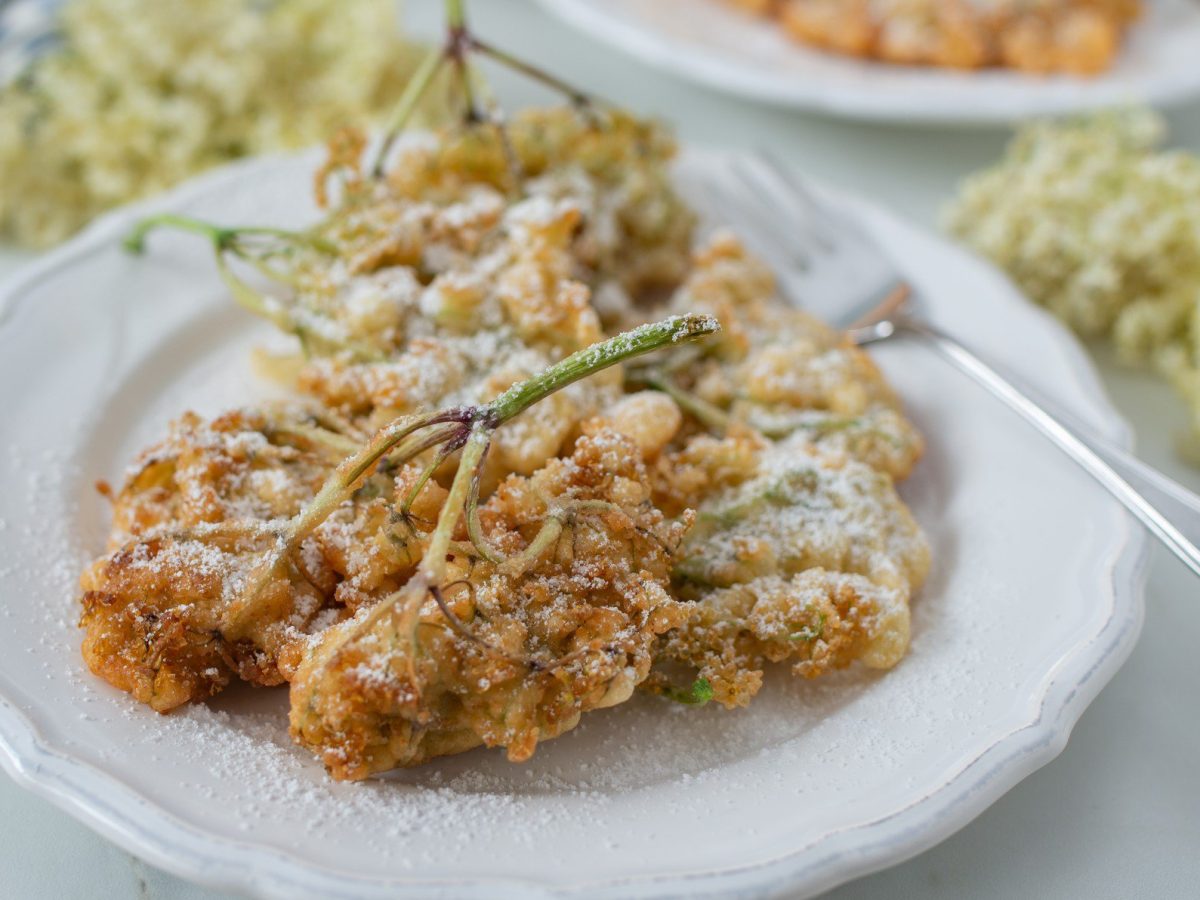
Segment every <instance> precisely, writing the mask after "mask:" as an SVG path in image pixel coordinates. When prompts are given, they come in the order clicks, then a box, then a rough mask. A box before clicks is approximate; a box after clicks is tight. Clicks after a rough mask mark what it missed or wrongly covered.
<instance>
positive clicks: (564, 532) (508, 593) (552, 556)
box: [291, 428, 686, 779]
mask: <svg viewBox="0 0 1200 900" xmlns="http://www.w3.org/2000/svg"><path fill="white" fill-rule="evenodd" d="M547 521H552V522H555V523H557V525H556V526H555V530H554V531H553V532H552V537H553V539H552V540H550V541H545V540H542V541H541V542H540V543H539V539H538V537H537V536H538V535H539V534H545V532H544V531H543V528H544V523H545V522H547ZM483 523H484V528H485V530H486V531H487V533H488V534H489V536H490V539H491V541H492V542H493V543H494V544H495V545H496V546H497V547H499V548H501V549H502V550H503V551H504V552H505V553H507V554H509V555H510V558H512V557H513V556H515V555H517V554H520V553H521V552H523V551H528V550H529V548H530V547H535V548H540V549H538V552H537V553H536V556H535V557H534V558H533V559H532V560H529V561H528V564H527V566H525V567H524V568H522V569H516V568H514V567H512V566H509V565H504V564H501V565H495V564H492V563H489V562H485V561H483V560H480V559H476V558H474V556H473V555H472V554H471V553H469V552H463V553H456V554H454V556H453V558H452V559H451V560H450V565H449V573H448V574H447V576H446V579H445V581H444V583H442V584H440V585H437V586H436V587H437V588H438V589H439V590H440V591H441V594H442V597H443V598H444V600H445V602H446V604H447V606H448V607H449V609H450V610H451V611H452V613H453V615H454V617H455V618H456V619H457V620H458V621H459V622H460V623H461V625H462V630H461V631H460V630H459V629H458V628H456V627H454V622H452V621H451V620H450V619H448V618H447V616H446V615H445V614H444V613H443V612H442V611H441V610H440V609H439V607H438V605H437V603H436V602H435V601H434V599H432V597H430V598H428V599H426V600H425V601H424V603H423V606H422V608H421V612H420V617H419V624H418V625H417V627H416V631H415V634H410V633H409V632H408V631H407V629H406V628H405V626H404V622H403V615H402V613H403V610H402V608H401V607H400V605H398V604H389V603H382V604H379V605H378V606H376V607H374V608H368V609H364V610H363V611H361V612H360V613H359V614H358V615H356V616H355V617H354V618H352V619H349V620H348V621H346V622H344V623H342V624H340V625H337V626H335V627H333V628H331V629H329V630H328V631H326V632H324V633H323V634H322V635H321V636H320V637H319V638H317V639H316V640H315V641H314V643H313V645H312V647H311V649H310V651H309V653H308V654H307V656H306V658H305V662H304V663H303V664H302V665H301V667H300V670H299V672H298V673H297V676H296V679H295V680H294V682H293V684H292V714H291V721H292V734H293V736H294V737H295V738H296V740H297V741H298V742H300V743H301V744H303V745H304V746H307V747H309V748H311V749H312V750H314V751H315V752H316V753H317V754H318V755H319V756H320V757H321V759H322V760H323V761H324V763H325V765H326V766H327V767H328V768H329V771H330V772H331V773H332V774H333V776H334V777H335V778H348V779H358V778H365V777H367V776H368V775H371V774H372V773H375V772H382V771H386V770H388V769H391V768H394V767H396V766H412V765H417V764H419V763H422V762H425V761H426V760H428V759H431V758H433V757H435V756H439V755H443V754H447V753H457V752H460V751H462V750H466V749H469V748H471V747H474V746H477V745H479V744H484V745H486V746H489V747H504V748H506V750H507V752H508V757H509V758H510V759H512V760H514V761H519V760H524V759H527V758H528V757H529V756H530V755H531V754H532V753H533V751H534V749H535V747H536V745H537V743H538V742H539V741H542V740H547V739H549V738H552V737H555V736H557V735H559V734H561V733H563V732H564V731H567V730H569V729H571V728H573V727H574V726H575V724H576V723H577V722H578V721H579V718H580V716H581V714H582V713H584V712H587V711H588V710H592V709H598V708H601V707H605V706H612V705H614V704H617V703H621V702H623V701H624V700H626V699H627V698H628V697H629V696H630V694H631V693H632V691H633V690H634V688H635V687H636V686H637V684H638V683H640V682H641V681H642V680H644V679H645V678H646V676H647V675H648V674H649V672H650V666H651V663H652V661H653V652H654V649H655V644H656V641H657V639H658V637H659V636H660V635H662V634H664V633H666V632H667V631H669V630H670V629H671V628H674V627H676V626H678V625H680V624H681V623H682V622H683V620H684V618H685V617H686V612H685V609H684V606H683V605H682V604H681V603H679V602H678V601H676V600H673V599H672V598H671V596H670V595H669V594H668V592H667V584H668V579H669V570H670V561H671V551H672V548H673V547H675V546H676V545H677V544H678V543H679V541H680V539H681V538H682V535H683V533H684V530H685V528H686V521H685V522H681V523H675V524H669V523H667V522H666V521H665V519H664V518H663V516H662V514H661V513H660V512H659V511H658V510H657V509H656V508H655V507H654V506H653V505H652V504H651V502H650V488H649V484H648V480H647V475H646V471H645V468H644V466H643V464H642V462H641V459H640V455H639V453H638V452H637V448H636V446H635V445H634V444H633V443H632V442H631V441H630V440H629V439H627V438H625V437H623V436H621V435H619V434H617V433H616V432H614V431H611V430H608V429H604V428H594V429H592V430H591V433H589V434H587V435H585V436H584V437H582V438H581V439H580V440H579V441H578V442H577V444H576V446H575V450H574V452H573V454H572V455H571V456H570V457H569V458H566V459H555V460H551V461H550V462H549V463H547V464H546V466H545V467H544V468H542V469H541V470H539V471H538V472H536V473H535V474H534V475H533V476H531V477H528V478H520V477H516V476H513V477H511V478H509V479H508V480H506V481H505V482H504V483H503V484H502V485H501V486H500V488H499V489H498V490H497V491H496V493H495V494H494V495H493V496H492V498H491V499H490V500H489V501H488V503H487V504H486V506H485V507H484V508H483Z"/></svg>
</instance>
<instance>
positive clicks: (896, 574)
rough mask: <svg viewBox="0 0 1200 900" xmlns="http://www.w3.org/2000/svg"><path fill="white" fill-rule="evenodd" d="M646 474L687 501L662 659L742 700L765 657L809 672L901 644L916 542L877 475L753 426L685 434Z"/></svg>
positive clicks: (900, 651) (674, 499)
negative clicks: (689, 526)
mask: <svg viewBox="0 0 1200 900" xmlns="http://www.w3.org/2000/svg"><path fill="white" fill-rule="evenodd" d="M658 471H659V473H660V481H661V484H660V486H659V494H660V496H659V502H660V503H661V504H662V505H663V506H665V507H667V508H671V507H673V506H675V507H677V506H678V505H679V504H681V503H685V504H687V505H689V506H694V507H695V508H696V509H697V514H696V525H695V528H694V529H693V530H692V531H691V533H690V534H689V535H688V537H687V539H686V540H685V542H684V544H683V547H682V548H681V551H680V555H679V559H678V561H677V563H676V565H675V569H674V573H673V574H674V578H675V585H676V592H677V594H678V596H680V597H681V598H684V599H689V600H693V601H694V603H695V605H694V607H693V614H692V616H691V617H690V619H689V620H688V622H687V624H686V625H684V626H683V627H682V628H680V629H678V630H676V631H674V632H672V633H670V634H669V635H667V636H666V638H664V640H663V644H662V648H661V659H662V660H663V661H668V660H670V661H673V662H675V663H680V664H683V665H685V666H688V667H691V668H694V669H696V670H698V674H699V677H700V678H701V679H703V680H704V681H705V682H706V683H707V685H708V686H709V688H710V690H711V692H712V695H713V697H714V698H715V699H716V700H718V701H719V702H721V703H723V704H724V705H726V706H735V705H737V706H744V705H746V704H747V703H748V702H749V700H750V698H751V697H753V696H754V694H755V693H757V691H758V689H759V687H760V686H761V683H762V675H763V672H762V670H763V667H764V665H765V663H766V662H768V661H770V662H778V661H781V660H784V659H791V660H795V664H794V666H793V670H794V671H795V672H796V674H798V675H802V676H804V677H809V678H811V677H815V676H817V675H820V674H821V673H822V672H825V671H827V670H829V669H835V668H842V667H844V666H846V665H849V664H850V663H851V662H855V661H859V662H862V663H863V664H865V665H867V666H869V667H872V668H890V667H891V666H893V665H895V664H896V663H897V662H898V661H899V660H900V658H901V657H902V656H903V655H904V653H905V651H906V650H907V648H908V641H909V609H908V602H909V599H910V597H911V595H912V593H913V592H914V591H915V589H916V588H917V587H919V586H920V584H921V582H922V581H923V580H924V578H925V575H926V573H927V570H928V567H929V551H928V547H927V545H926V543H925V539H924V536H923V535H922V534H921V531H920V529H919V527H918V526H917V524H916V522H915V521H914V520H913V518H912V515H911V514H910V513H909V511H908V508H907V507H906V506H905V505H904V503H903V502H902V501H901V500H900V498H899V497H898V496H897V494H896V492H895V488H894V487H893V484H892V479H891V477H890V476H889V475H888V474H887V473H885V472H879V471H876V470H874V469H872V468H871V467H869V466H867V465H865V464H863V463H861V462H858V461H856V460H853V459H851V458H848V457H846V456H844V455H841V454H837V453H831V452H829V451H828V450H824V449H822V448H820V447H819V446H814V445H812V444H810V443H809V442H808V441H807V439H806V437H805V436H804V435H799V434H797V435H793V436H791V437H788V438H786V439H784V440H783V441H780V442H778V443H774V444H773V443H770V442H768V441H765V440H764V439H763V438H762V437H761V436H759V435H757V434H755V433H752V432H741V433H735V434H732V435H730V436H729V437H726V438H723V439H718V438H712V437H708V436H700V437H696V438H693V439H692V440H691V441H689V442H688V444H687V445H686V446H685V447H684V448H683V449H682V450H680V451H677V452H674V453H671V454H669V455H667V456H665V457H664V458H663V459H662V460H661V462H660V465H659V469H658ZM655 684H656V685H657V686H658V688H659V689H660V690H668V689H669V688H668V687H667V682H666V680H665V678H661V677H660V678H658V679H657V680H656V682H655Z"/></svg>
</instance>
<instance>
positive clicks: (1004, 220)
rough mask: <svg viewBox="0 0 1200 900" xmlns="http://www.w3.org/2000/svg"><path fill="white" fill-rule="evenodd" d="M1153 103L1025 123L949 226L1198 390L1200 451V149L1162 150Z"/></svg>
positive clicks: (1098, 333)
mask: <svg viewBox="0 0 1200 900" xmlns="http://www.w3.org/2000/svg"><path fill="white" fill-rule="evenodd" d="M1164 133H1165V128H1164V124H1163V122H1162V120H1161V119H1160V118H1159V117H1158V116H1157V115H1155V114H1154V113H1151V112H1148V111H1128V112H1122V113H1109V114H1105V115H1100V116H1095V117H1091V118H1087V119H1080V120H1076V121H1070V122H1063V123H1054V122H1039V123H1034V124H1031V125H1028V126H1026V127H1025V128H1024V129H1023V130H1022V131H1021V132H1020V133H1019V134H1018V135H1017V137H1016V139H1015V140H1014V141H1013V143H1012V145H1011V146H1010V148H1009V150H1008V155H1007V156H1006V158H1005V159H1004V160H1003V161H1002V162H1001V163H1000V164H999V165H997V166H996V167H994V168H992V169H989V170H987V171H984V172H981V173H979V174H977V175H975V176H973V177H972V178H969V179H967V181H966V182H965V183H964V184H963V186H962V188H961V191H960V194H959V197H958V198H957V200H956V201H955V202H954V203H953V204H952V205H951V206H950V207H949V208H948V209H947V211H946V226H947V228H948V229H949V230H950V231H951V232H953V233H954V234H956V235H957V236H959V237H960V238H962V239H964V240H965V241H966V242H967V243H969V244H970V245H971V246H972V247H974V248H975V249H976V250H978V251H980V252H981V253H983V254H984V255H985V256H987V257H989V258H991V259H992V260H994V261H995V262H996V263H998V264H999V265H1000V266H1002V267H1003V268H1004V269H1005V270H1007V272H1008V273H1009V275H1011V276H1012V277H1013V279H1014V280H1015V281H1016V282H1017V284H1018V285H1019V286H1020V287H1021V288H1022V290H1024V291H1025V293H1026V294H1028V295H1029V296H1030V297H1031V298H1033V299H1034V300H1036V301H1037V302H1038V303H1041V304H1043V305H1045V306H1046V307H1048V308H1049V309H1050V310H1051V311H1052V312H1054V314H1055V315H1057V316H1058V317H1059V318H1061V319H1062V320H1063V321H1065V322H1066V323H1067V324H1068V325H1070V326H1071V327H1072V328H1074V329H1075V330H1076V331H1078V332H1079V333H1080V334H1082V335H1084V336H1086V337H1108V338H1111V339H1112V340H1113V342H1114V343H1115V345H1116V348H1117V352H1118V354H1119V356H1120V358H1121V359H1122V360H1123V361H1124V362H1127V363H1130V364H1144V363H1149V364H1151V365H1152V366H1153V367H1154V368H1156V369H1157V370H1158V371H1160V372H1161V373H1163V374H1164V375H1165V376H1166V377H1167V378H1169V379H1170V380H1171V381H1172V383H1173V384H1175V386H1176V387H1177V388H1178V389H1179V390H1180V391H1181V393H1182V394H1183V395H1184V397H1185V398H1186V399H1187V401H1188V403H1189V405H1190V407H1191V412H1192V426H1191V431H1190V435H1189V437H1188V440H1187V442H1186V443H1187V446H1186V447H1185V448H1184V449H1185V451H1187V453H1188V455H1189V456H1192V457H1195V458H1200V454H1198V453H1196V452H1193V451H1194V450H1196V449H1200V158H1197V157H1196V156H1194V155H1191V154H1188V153H1184V152H1167V151H1162V150H1160V149H1158V145H1159V144H1160V142H1161V141H1162V139H1163V137H1164Z"/></svg>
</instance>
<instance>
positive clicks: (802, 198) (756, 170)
mask: <svg viewBox="0 0 1200 900" xmlns="http://www.w3.org/2000/svg"><path fill="white" fill-rule="evenodd" d="M764 167H765V168H766V169H767V171H764ZM730 168H731V169H732V170H733V173H734V175H736V176H737V178H738V180H739V181H740V182H741V183H742V185H743V186H744V187H745V188H746V190H747V191H749V192H750V195H751V196H752V197H754V198H755V199H756V200H757V201H758V202H759V203H760V204H762V205H763V206H766V207H768V208H769V209H770V211H771V213H772V216H773V219H774V221H775V222H776V223H778V222H786V223H787V224H788V228H787V230H786V231H787V234H788V236H789V239H791V240H795V239H797V238H798V237H801V238H803V239H804V240H805V241H806V242H807V243H808V244H809V245H811V246H812V247H814V248H815V249H816V250H818V251H820V252H823V253H829V252H832V250H833V249H834V246H833V244H832V243H831V242H830V240H829V238H828V237H826V236H825V235H824V234H822V229H821V228H820V227H818V223H819V222H820V221H821V220H822V219H823V218H824V216H823V214H822V210H821V208H820V206H819V205H818V204H817V203H816V202H814V201H815V198H811V194H796V193H795V192H794V191H792V190H791V188H792V185H791V184H790V183H785V184H783V185H782V188H783V189H782V190H781V189H780V188H781V185H780V184H778V183H777V181H778V180H779V179H778V176H777V174H776V173H774V172H773V171H771V167H770V166H769V164H767V163H765V162H764V161H763V160H760V159H757V158H756V157H754V156H750V157H738V158H736V159H735V160H734V161H733V163H732V165H731V166H730ZM785 197H786V198H787V200H786V201H785V200H784V199H783V198H785ZM775 232H776V233H778V232H779V229H778V227H776V228H775Z"/></svg>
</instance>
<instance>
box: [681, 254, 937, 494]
mask: <svg viewBox="0 0 1200 900" xmlns="http://www.w3.org/2000/svg"><path fill="white" fill-rule="evenodd" d="M672 308H674V309H692V310H697V311H702V312H709V313H711V314H712V315H714V316H716V317H717V319H718V320H720V321H721V322H722V324H723V326H724V327H723V329H722V331H721V333H720V334H719V335H717V336H716V338H715V339H714V340H712V341H708V342H706V343H705V344H704V345H703V347H698V348H696V350H695V355H694V358H693V359H692V360H691V361H690V362H688V363H686V364H682V363H672V364H670V367H669V371H666V372H664V373H663V375H662V377H663V378H665V379H666V380H668V381H670V382H671V384H672V385H674V387H675V388H676V389H678V390H681V391H683V392H684V393H685V394H686V395H688V396H691V397H694V398H696V399H698V400H699V401H701V403H702V404H703V405H704V406H706V407H710V408H714V409H715V410H717V412H718V413H719V414H720V415H723V416H726V417H728V418H729V419H730V420H731V421H732V422H733V423H738V424H743V425H748V426H750V427H752V428H754V429H756V430H758V431H760V432H762V433H763V434H765V435H767V436H768V437H772V438H781V437H786V436H787V435H791V434H803V435H805V436H806V437H807V438H808V439H809V440H810V441H812V442H813V443H815V444H817V445H818V446H820V447H822V448H823V449H826V450H829V451H831V452H836V453H841V454H845V455H848V456H850V457H852V458H854V459H858V460H861V461H863V462H865V463H867V464H868V465H870V466H872V467H873V468H876V469H879V470H881V471H884V472H888V473H889V474H891V475H892V476H894V477H895V478H904V477H906V476H907V475H908V473H909V472H910V471H911V469H912V467H913V465H914V464H915V463H916V461H917V459H918V458H919V457H920V455H921V453H922V452H923V450H924V442H923V441H922V439H921V436H920V434H919V433H918V432H917V430H916V429H915V428H914V427H913V426H912V424H911V423H910V422H909V421H908V420H907V419H906V418H905V417H904V414H903V411H902V409H901V406H900V401H899V399H898V398H897V397H896V394H895V392H894V391H893V390H892V389H891V387H890V386H889V385H888V383H887V381H886V380H885V379H884V377H883V375H882V374H881V373H880V371H879V369H878V368H877V367H876V366H875V364H874V362H872V360H871V358H870V357H869V356H868V355H867V354H866V353H864V352H863V351H862V350H860V349H858V348H857V347H855V346H854V345H853V344H851V343H850V341H849V340H848V339H847V337H846V336H845V335H844V334H843V333H841V332H838V331H834V330H833V329H832V328H830V327H829V326H827V325H825V324H824V323H822V322H820V321H818V320H817V319H815V318H813V317H812V316H810V315H808V314H807V313H803V312H800V311H798V310H794V309H791V308H789V307H787V306H786V305H784V303H783V302H782V301H781V300H780V299H779V298H778V297H777V295H776V293H775V285H774V280H773V278H772V277H771V274H770V272H769V271H768V270H767V269H766V268H765V266H764V265H763V264H762V263H761V262H760V261H759V260H758V259H757V258H755V257H753V256H751V255H750V254H748V253H747V252H746V249H745V247H744V246H743V245H742V244H741V243H740V242H739V241H738V240H737V239H736V238H735V237H733V236H732V235H730V234H728V233H722V234H718V235H716V236H714V237H713V239H712V240H711V241H710V242H709V243H708V244H707V245H705V246H704V247H702V248H700V249H699V250H698V251H697V253H696V258H695V268H694V269H693V271H692V272H691V274H690V275H689V276H688V278H687V280H686V281H685V282H684V284H683V285H682V287H681V288H680V289H679V291H678V292H677V293H676V295H675V297H674V298H673V299H672ZM692 411H693V412H696V413H699V414H700V415H703V409H700V410H695V409H693V410H692Z"/></svg>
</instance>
